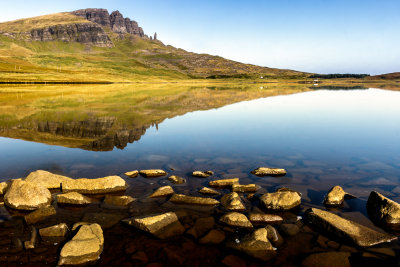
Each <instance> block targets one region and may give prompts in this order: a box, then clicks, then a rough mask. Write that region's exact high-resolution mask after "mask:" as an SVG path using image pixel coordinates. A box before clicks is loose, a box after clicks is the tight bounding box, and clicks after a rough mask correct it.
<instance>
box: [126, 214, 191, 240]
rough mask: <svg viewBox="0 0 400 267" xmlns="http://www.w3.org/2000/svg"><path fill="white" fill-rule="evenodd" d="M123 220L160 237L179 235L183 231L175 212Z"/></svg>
mask: <svg viewBox="0 0 400 267" xmlns="http://www.w3.org/2000/svg"><path fill="white" fill-rule="evenodd" d="M123 222H124V223H127V224H128V225H132V226H133V227H135V228H137V229H140V230H142V231H145V232H148V233H150V234H152V235H154V236H156V237H158V238H160V239H165V238H169V237H172V236H176V235H181V234H183V233H184V231H185V228H184V227H183V226H182V224H181V223H180V222H179V220H178V216H177V215H176V213H175V212H167V213H163V214H155V215H148V216H138V217H132V218H129V219H125V220H123Z"/></svg>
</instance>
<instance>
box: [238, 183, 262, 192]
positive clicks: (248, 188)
mask: <svg viewBox="0 0 400 267" xmlns="http://www.w3.org/2000/svg"><path fill="white" fill-rule="evenodd" d="M258 188H259V187H258V186H257V185H255V184H247V185H243V184H233V185H232V191H233V192H239V193H254V192H256V191H257V190H258Z"/></svg>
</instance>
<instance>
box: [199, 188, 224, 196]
mask: <svg viewBox="0 0 400 267" xmlns="http://www.w3.org/2000/svg"><path fill="white" fill-rule="evenodd" d="M199 193H200V194H203V195H219V194H220V193H219V192H218V191H216V190H214V189H212V188H208V187H203V188H202V189H200V190H199Z"/></svg>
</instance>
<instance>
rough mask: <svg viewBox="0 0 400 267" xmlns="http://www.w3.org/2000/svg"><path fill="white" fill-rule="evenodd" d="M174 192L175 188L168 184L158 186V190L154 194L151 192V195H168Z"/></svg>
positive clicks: (153, 196) (152, 196)
mask: <svg viewBox="0 0 400 267" xmlns="http://www.w3.org/2000/svg"><path fill="white" fill-rule="evenodd" d="M173 193H175V192H174V189H173V188H172V187H171V186H169V185H167V186H162V187H160V188H157V189H156V191H154V192H153V194H151V195H150V196H149V197H151V198H155V197H166V196H170V195H172V194H173Z"/></svg>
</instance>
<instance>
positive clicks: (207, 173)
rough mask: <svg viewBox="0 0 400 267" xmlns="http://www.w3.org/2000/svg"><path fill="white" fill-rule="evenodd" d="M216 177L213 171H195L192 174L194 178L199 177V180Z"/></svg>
mask: <svg viewBox="0 0 400 267" xmlns="http://www.w3.org/2000/svg"><path fill="white" fill-rule="evenodd" d="M212 175H214V172H213V171H194V172H192V176H194V177H199V178H208V177H210V176H212Z"/></svg>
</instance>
